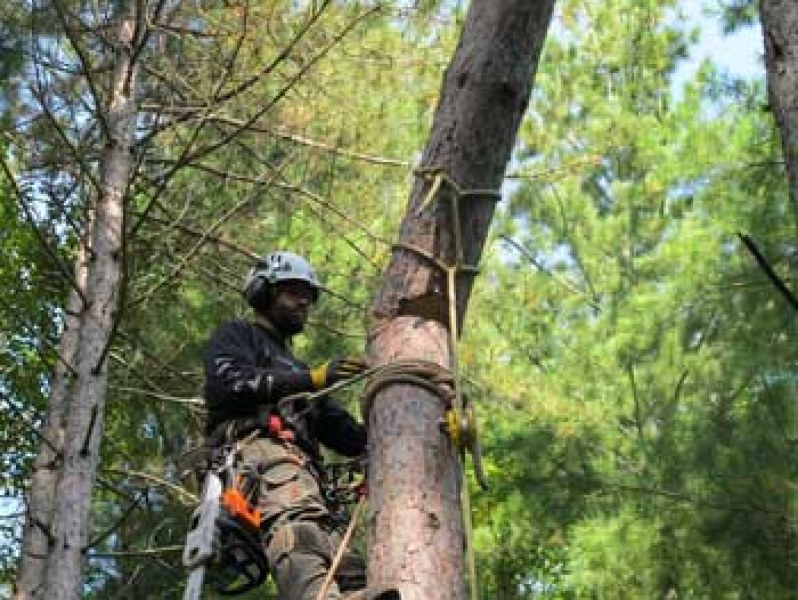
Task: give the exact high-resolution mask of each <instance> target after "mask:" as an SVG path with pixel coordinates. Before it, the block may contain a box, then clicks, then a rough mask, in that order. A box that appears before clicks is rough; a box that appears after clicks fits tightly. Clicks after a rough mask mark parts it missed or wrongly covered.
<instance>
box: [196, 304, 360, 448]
mask: <svg viewBox="0 0 798 600" xmlns="http://www.w3.org/2000/svg"><path fill="white" fill-rule="evenodd" d="M310 391H313V384H312V382H311V379H310V372H309V370H308V367H307V366H306V365H305V364H303V363H302V362H300V361H298V360H296V359H295V358H294V356H293V355H292V354H291V352H290V350H289V349H288V348H287V347H286V345H285V343H284V342H283V340H281V339H279V338H278V336H276V335H275V334H274V333H273V332H270V331H269V330H267V329H266V328H265V327H263V326H261V325H259V324H253V323H248V322H245V321H240V320H236V321H230V322H228V323H225V324H224V325H222V326H220V327H219V328H218V329H217V330H216V331H215V332H214V333H213V335H212V336H211V339H210V342H209V343H208V347H207V350H206V354H205V392H204V395H205V404H206V406H207V409H208V421H207V433H208V434H209V435H210V434H212V433H213V432H214V431H217V430H218V429H219V426H220V425H221V424H222V423H229V422H230V421H231V420H245V419H254V418H257V417H258V416H259V415H260V414H262V411H263V410H266V411H269V412H271V413H272V414H276V412H277V402H278V400H280V399H281V398H284V397H285V396H289V395H291V394H295V393H298V392H310ZM299 408H300V409H301V408H302V406H300V407H299ZM299 412H301V413H303V415H302V416H301V418H299V419H293V415H292V414H288V415H286V414H283V415H281V416H283V417H284V418H286V420H287V421H288V422H291V421H293V423H292V428H293V429H295V432H296V434H297V438H298V440H299V441H300V443H302V444H303V445H305V446H308V445H309V446H310V448H309V450H310V451H311V452H314V453H317V452H318V444H319V442H320V443H321V444H323V445H324V446H326V447H328V448H330V449H331V450H334V451H335V452H338V453H340V454H343V455H344V456H357V455H359V454H361V453H363V452H364V451H365V449H366V430H365V428H364V427H363V426H362V425H361V424H359V423H358V422H357V421H355V419H354V418H352V416H351V415H350V414H349V413H348V412H346V411H345V410H344V409H343V408H341V407H340V406H339V405H338V404H337V403H336V402H335V401H334V400H333V399H331V398H328V397H326V396H325V397H322V398H318V399H316V400H313V401H312V404H311V406H310V407H309V410H307V411H304V410H300V411H299ZM306 449H307V448H306Z"/></svg>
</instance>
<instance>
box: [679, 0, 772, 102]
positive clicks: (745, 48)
mask: <svg viewBox="0 0 798 600" xmlns="http://www.w3.org/2000/svg"><path fill="white" fill-rule="evenodd" d="M717 6H718V0H682V7H683V9H684V10H685V11H686V12H687V14H688V19H689V21H690V22H692V23H695V24H696V25H698V26H699V27H701V38H700V41H699V43H698V45H697V46H695V47H694V48H693V49H692V50H691V57H690V59H689V60H686V61H683V62H682V64H681V65H680V67H679V68H678V69H677V70H676V73H675V76H674V87H676V88H677V89H680V88H681V87H682V85H681V84H682V83H684V82H685V81H687V80H688V79H690V78H692V76H693V75H694V74H695V72H696V71H697V70H698V67H699V66H700V64H701V62H702V61H703V60H704V59H705V58H711V59H712V61H713V62H715V63H716V64H717V65H718V66H719V67H720V68H721V69H723V70H727V71H729V72H730V73H731V74H734V75H738V76H740V77H744V78H746V79H755V78H760V77H764V76H765V64H764V58H763V56H764V46H763V44H762V31H761V29H760V28H759V26H758V25H757V26H749V27H745V28H743V29H741V30H740V31H737V32H735V33H733V34H731V35H726V34H724V33H723V29H722V26H721V23H720V19H719V18H718V17H716V16H712V15H706V14H705V11H706V9H707V8H713V7H715V8H716V7H717Z"/></svg>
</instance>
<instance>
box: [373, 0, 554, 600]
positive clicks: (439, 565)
mask: <svg viewBox="0 0 798 600" xmlns="http://www.w3.org/2000/svg"><path fill="white" fill-rule="evenodd" d="M553 5H554V0H474V1H473V2H472V3H471V5H470V8H469V12H468V16H467V18H466V23H465V26H464V29H463V32H462V35H461V38H460V42H459V44H458V47H457V50H456V53H455V56H454V57H453V59H452V62H451V64H450V65H449V67H448V69H447V72H446V75H445V77H444V81H443V86H442V90H441V98H440V101H439V105H438V107H437V110H436V113H435V118H434V122H433V126H432V132H431V135H430V139H429V142H428V144H427V147H426V149H425V151H424V154H423V158H422V165H421V172H420V173H419V177H418V178H417V179H416V183H415V185H414V187H413V190H412V192H411V196H410V201H409V205H408V211H407V214H406V216H405V218H404V221H403V223H402V228H401V232H400V237H399V244H398V245H397V248H396V250H395V252H394V256H393V259H392V261H391V263H390V265H389V267H388V270H387V274H386V277H385V279H384V283H383V286H382V288H381V289H380V290H379V293H378V295H377V298H376V300H375V302H374V305H373V307H372V314H373V317H374V320H375V323H374V324H373V329H372V332H371V336H370V347H369V354H370V357H371V359H372V360H373V361H374V362H375V363H377V364H385V363H389V362H393V361H395V360H419V359H421V360H426V361H430V362H433V363H436V364H438V365H441V366H444V367H450V365H451V361H452V349H451V347H450V333H449V329H448V327H449V322H448V321H449V320H448V316H447V300H446V298H447V285H446V280H447V278H446V274H445V273H444V272H443V270H442V269H441V268H439V267H438V266H435V265H434V264H433V263H432V261H430V260H429V257H435V258H436V259H438V260H439V261H441V262H442V263H443V264H445V265H453V264H455V262H456V261H457V253H456V252H455V238H456V235H455V232H454V230H453V229H454V223H453V213H452V202H451V200H452V197H453V189H454V188H453V186H452V185H451V184H449V183H446V182H443V180H440V179H439V183H440V187H439V188H438V192H437V193H436V194H435V195H434V197H433V199H432V201H427V199H426V197H427V196H428V195H429V192H430V189H433V188H432V186H433V185H434V181H435V178H434V173H436V172H437V173H445V174H446V176H447V177H448V178H449V179H450V180H451V182H454V183H455V184H456V185H457V186H458V187H459V188H460V189H461V191H465V190H477V189H479V190H483V193H475V194H466V195H465V197H462V198H460V199H459V200H458V202H459V204H458V206H459V213H460V221H461V228H460V232H459V235H460V236H461V238H460V239H461V242H462V247H463V257H462V258H463V259H464V260H463V261H462V262H463V263H465V264H467V265H475V264H477V263H478V261H479V258H480V256H481V254H482V248H483V245H484V242H485V238H486V236H487V232H488V228H489V226H490V221H491V218H492V216H493V211H494V208H495V207H494V204H495V201H496V197H495V194H493V193H491V191H492V190H498V189H499V188H500V187H501V184H502V180H503V176H504V171H505V168H506V165H507V162H508V160H509V158H510V154H511V152H512V148H513V145H514V142H515V137H516V134H517V131H518V127H519V125H520V122H521V118H522V116H523V113H524V110H525V109H526V106H527V103H528V101H529V95H530V91H531V86H532V81H533V79H534V74H535V69H536V67H537V62H538V59H539V56H540V51H541V48H542V46H543V41H544V39H545V35H546V31H547V29H548V26H549V22H550V20H551V14H552V9H553ZM425 174H428V175H429V176H424V175H425ZM425 255H426V257H425ZM472 284H473V276H472V275H470V274H468V273H461V274H460V275H458V283H457V286H456V289H457V314H458V318H457V321H458V329H457V331H459V328H460V325H461V324H462V320H463V316H464V313H465V308H466V306H467V303H468V297H469V294H470V291H471V287H472ZM443 416H444V407H443V406H442V404H441V402H440V400H439V399H438V398H437V397H436V396H434V395H432V394H430V393H429V392H427V391H425V390H423V389H420V388H417V387H412V386H408V385H404V384H401V385H391V386H388V387H386V388H385V389H384V390H383V391H382V392H380V393H378V394H377V396H376V397H375V398H374V401H373V403H372V407H371V411H370V413H369V427H370V430H369V438H370V442H369V444H370V446H369V461H370V464H369V482H370V483H369V490H370V506H371V508H370V517H369V521H368V532H367V543H368V549H369V561H368V578H369V581H370V583H372V584H384V583H393V584H399V585H400V586H401V588H402V590H403V592H404V594H405V598H406V600H408V599H409V600H416V599H418V600H421V599H423V600H436V599H441V600H443V599H446V600H450V599H451V600H455V599H458V600H459V599H460V598H462V597H463V594H464V586H463V564H464V561H463V528H462V525H461V522H462V518H461V509H460V503H459V494H458V487H459V484H460V483H459V482H460V466H459V464H458V461H457V457H456V452H454V451H453V449H452V447H451V444H450V443H449V441H448V439H447V438H446V437H445V436H444V434H443V433H441V429H440V427H439V422H440V420H441V419H442V418H443Z"/></svg>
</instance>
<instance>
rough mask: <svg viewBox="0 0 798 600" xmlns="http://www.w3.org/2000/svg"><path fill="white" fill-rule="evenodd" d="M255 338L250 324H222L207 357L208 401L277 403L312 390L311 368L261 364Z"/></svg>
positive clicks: (243, 404) (235, 404)
mask: <svg viewBox="0 0 798 600" xmlns="http://www.w3.org/2000/svg"><path fill="white" fill-rule="evenodd" d="M254 340H255V338H254V336H253V335H252V331H251V330H250V329H249V326H248V325H247V324H246V323H243V322H237V321H233V322H230V323H226V324H225V325H222V326H221V327H219V328H218V329H217V330H216V332H214V334H213V336H212V337H211V340H210V342H209V344H208V349H207V353H206V357H205V395H206V399H207V401H208V404H209V405H219V404H222V403H223V404H225V405H226V406H227V407H229V408H245V407H251V406H252V405H253V404H266V403H274V402H276V401H277V400H278V399H280V398H282V397H283V396H287V395H289V394H294V393H297V392H304V391H310V390H312V389H313V383H312V381H311V378H310V373H309V372H308V371H298V372H292V371H290V370H288V369H285V368H284V367H283V368H277V369H272V368H263V367H259V366H258V353H259V352H261V351H262V349H261V348H257V347H256V346H255V341H254Z"/></svg>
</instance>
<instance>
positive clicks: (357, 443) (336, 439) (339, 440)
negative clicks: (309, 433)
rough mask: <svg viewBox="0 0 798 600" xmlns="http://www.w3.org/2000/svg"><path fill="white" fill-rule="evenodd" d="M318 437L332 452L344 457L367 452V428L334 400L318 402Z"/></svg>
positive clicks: (323, 398)
mask: <svg viewBox="0 0 798 600" xmlns="http://www.w3.org/2000/svg"><path fill="white" fill-rule="evenodd" d="M316 402H317V404H316V407H315V408H316V423H315V425H316V436H317V438H318V440H319V441H320V442H321V443H322V444H323V445H324V446H326V447H327V448H329V449H330V450H334V451H335V452H337V453H339V454H342V455H344V456H350V457H351V456H359V455H360V454H363V453H364V452H365V451H366V441H367V440H366V428H365V427H364V426H363V425H362V424H360V423H358V422H357V421H356V420H355V418H354V417H353V416H352V415H350V414H349V413H348V412H347V411H346V410H344V409H343V408H341V406H340V405H339V404H338V403H337V402H336V401H335V400H333V399H332V398H329V397H327V396H324V397H322V398H319V399H318V400H316Z"/></svg>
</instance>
